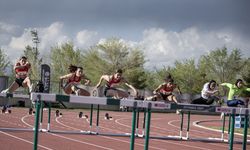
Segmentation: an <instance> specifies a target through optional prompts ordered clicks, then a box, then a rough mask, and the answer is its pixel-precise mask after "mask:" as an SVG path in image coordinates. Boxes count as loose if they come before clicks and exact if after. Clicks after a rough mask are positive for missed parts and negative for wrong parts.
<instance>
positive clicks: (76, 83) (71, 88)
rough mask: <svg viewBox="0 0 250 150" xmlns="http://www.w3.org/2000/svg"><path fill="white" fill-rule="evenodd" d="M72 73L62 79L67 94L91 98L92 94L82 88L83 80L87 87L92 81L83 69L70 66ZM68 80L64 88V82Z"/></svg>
mask: <svg viewBox="0 0 250 150" xmlns="http://www.w3.org/2000/svg"><path fill="white" fill-rule="evenodd" d="M69 71H70V73H69V74H67V75H64V76H61V77H60V80H61V86H62V88H63V90H64V92H65V93H66V94H76V95H82V96H90V93H89V92H88V91H87V90H85V89H82V88H80V85H81V80H84V81H85V85H88V84H89V83H90V80H89V79H88V78H87V77H86V76H85V74H84V73H83V68H82V67H77V66H74V65H70V67H69ZM64 80H66V84H65V85H64V86H63V81H64Z"/></svg>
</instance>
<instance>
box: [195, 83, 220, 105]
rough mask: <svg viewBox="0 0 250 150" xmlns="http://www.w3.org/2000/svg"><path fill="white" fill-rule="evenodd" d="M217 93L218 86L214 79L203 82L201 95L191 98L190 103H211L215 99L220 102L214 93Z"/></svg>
mask: <svg viewBox="0 0 250 150" xmlns="http://www.w3.org/2000/svg"><path fill="white" fill-rule="evenodd" d="M218 93H219V90H218V86H217V83H216V81H215V80H211V81H209V82H207V83H205V84H204V86H203V89H202V91H201V97H200V98H197V99H194V100H192V102H191V104H203V105H211V104H213V103H214V102H215V101H216V102H218V103H219V104H221V102H220V98H219V97H218V96H217V95H216V94H218Z"/></svg>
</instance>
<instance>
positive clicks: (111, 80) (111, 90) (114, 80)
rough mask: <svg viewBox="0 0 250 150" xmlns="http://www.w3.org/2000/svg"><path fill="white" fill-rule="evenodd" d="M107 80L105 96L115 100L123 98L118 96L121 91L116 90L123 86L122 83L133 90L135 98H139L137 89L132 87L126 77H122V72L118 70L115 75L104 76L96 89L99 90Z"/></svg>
mask: <svg viewBox="0 0 250 150" xmlns="http://www.w3.org/2000/svg"><path fill="white" fill-rule="evenodd" d="M103 80H105V81H106V84H105V89H104V95H105V96H111V97H115V98H121V97H120V96H119V94H118V91H119V92H122V91H120V90H119V89H117V88H116V86H117V85H119V84H121V83H125V85H127V86H128V87H129V88H131V89H132V90H133V91H134V94H135V96H137V91H136V89H135V88H134V87H133V86H132V85H130V84H129V83H128V82H127V81H126V80H125V78H124V77H122V70H121V69H118V70H117V71H116V72H115V74H113V75H102V76H101V78H100V80H99V82H98V83H97V85H96V88H99V87H100V85H101V83H102V81H103Z"/></svg>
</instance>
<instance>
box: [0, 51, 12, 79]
mask: <svg viewBox="0 0 250 150" xmlns="http://www.w3.org/2000/svg"><path fill="white" fill-rule="evenodd" d="M9 65H10V62H9V61H8V59H7V56H6V55H5V54H4V51H3V50H2V49H0V75H5V73H6V69H7V68H8V66H9Z"/></svg>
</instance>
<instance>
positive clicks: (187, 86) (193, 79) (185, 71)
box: [169, 59, 206, 94]
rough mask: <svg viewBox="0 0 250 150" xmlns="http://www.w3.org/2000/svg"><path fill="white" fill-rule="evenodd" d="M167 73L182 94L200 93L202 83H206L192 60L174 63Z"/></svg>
mask: <svg viewBox="0 0 250 150" xmlns="http://www.w3.org/2000/svg"><path fill="white" fill-rule="evenodd" d="M169 72H170V73H171V75H172V76H173V78H174V79H175V81H176V83H177V84H178V85H179V86H180V88H181V91H182V92H183V93H190V94H195V93H200V91H201V88H202V86H203V84H204V82H206V81H204V76H203V74H202V73H201V72H200V71H199V69H198V68H197V66H196V64H195V61H194V59H189V60H188V59H187V60H184V61H176V62H175V67H173V68H170V69H169Z"/></svg>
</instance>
